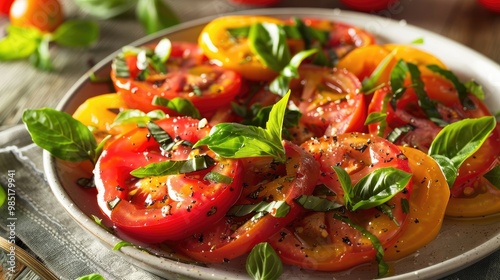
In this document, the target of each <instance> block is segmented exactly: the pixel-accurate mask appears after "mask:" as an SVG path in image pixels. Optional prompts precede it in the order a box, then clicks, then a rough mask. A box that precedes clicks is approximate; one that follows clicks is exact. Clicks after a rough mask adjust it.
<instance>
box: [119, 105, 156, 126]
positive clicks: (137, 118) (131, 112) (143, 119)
mask: <svg viewBox="0 0 500 280" xmlns="http://www.w3.org/2000/svg"><path fill="white" fill-rule="evenodd" d="M165 117H166V115H165V113H164V112H163V111H161V110H153V111H151V112H149V113H147V114H146V113H144V112H143V111H141V110H137V109H128V110H124V111H121V112H120V113H118V115H116V118H115V120H114V121H113V124H112V125H120V124H128V123H137V124H139V125H145V124H146V123H148V122H149V121H153V120H160V119H164V118H165Z"/></svg>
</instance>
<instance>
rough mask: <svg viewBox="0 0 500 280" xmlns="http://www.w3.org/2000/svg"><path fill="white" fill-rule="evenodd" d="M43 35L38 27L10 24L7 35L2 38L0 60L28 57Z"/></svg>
mask: <svg viewBox="0 0 500 280" xmlns="http://www.w3.org/2000/svg"><path fill="white" fill-rule="evenodd" d="M42 36H43V35H42V33H41V32H40V31H38V30H37V29H34V28H25V27H18V26H13V25H9V26H8V27H7V36H6V37H4V38H3V39H2V40H0V61H9V60H16V59H23V58H28V57H29V56H30V55H31V54H32V53H34V52H35V51H36V49H37V48H38V42H39V40H40V39H41V38H42Z"/></svg>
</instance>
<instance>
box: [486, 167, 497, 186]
mask: <svg viewBox="0 0 500 280" xmlns="http://www.w3.org/2000/svg"><path fill="white" fill-rule="evenodd" d="M484 178H486V180H488V181H489V182H490V183H491V184H492V185H493V186H495V187H496V188H497V189H500V165H497V166H495V167H494V168H493V169H491V170H490V171H488V173H486V174H484Z"/></svg>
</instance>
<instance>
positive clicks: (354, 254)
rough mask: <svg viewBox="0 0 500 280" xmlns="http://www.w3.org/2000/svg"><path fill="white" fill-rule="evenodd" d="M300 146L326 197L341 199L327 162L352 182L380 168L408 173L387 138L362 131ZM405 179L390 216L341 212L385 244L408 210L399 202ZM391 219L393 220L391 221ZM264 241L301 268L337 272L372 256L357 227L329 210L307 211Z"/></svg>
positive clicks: (409, 187) (399, 230)
mask: <svg viewBox="0 0 500 280" xmlns="http://www.w3.org/2000/svg"><path fill="white" fill-rule="evenodd" d="M302 147H303V148H304V149H306V150H307V151H308V152H309V153H311V154H312V155H313V156H314V158H316V160H317V161H318V162H319V163H320V172H321V176H320V179H319V180H318V184H323V185H325V186H327V187H328V188H329V189H330V190H332V191H333V192H334V194H333V195H331V196H328V197H327V198H329V199H330V200H333V201H336V202H337V203H340V204H344V202H343V201H344V192H343V189H342V187H341V186H340V183H339V180H338V178H337V175H336V173H335V171H334V170H333V168H332V166H339V167H342V168H344V169H345V170H346V171H347V172H348V173H349V175H350V177H351V180H352V183H353V184H356V182H358V181H359V180H360V179H361V178H362V177H364V176H366V175H367V174H369V173H371V172H373V171H374V170H375V169H378V168H382V167H394V168H398V169H400V170H403V171H405V172H408V173H409V172H411V171H410V168H409V165H408V160H407V158H406V157H405V156H404V154H403V153H402V152H401V150H400V149H399V148H398V147H397V146H396V145H394V144H392V143H390V142H389V141H387V140H385V139H383V138H381V137H377V136H373V135H368V134H361V133H346V134H340V135H338V136H333V137H323V138H319V139H313V140H310V141H307V142H305V143H304V144H303V145H302ZM411 191H412V185H411V182H410V183H408V185H407V186H406V188H405V189H404V190H403V191H402V192H399V193H398V194H396V195H395V196H394V197H393V198H392V199H391V200H389V201H388V205H389V206H390V207H391V209H392V213H393V219H394V220H392V219H391V218H390V217H389V216H388V215H385V214H383V213H382V212H381V211H380V210H378V209H376V208H372V209H367V210H357V211H355V212H350V211H347V210H346V211H345V212H342V213H341V215H342V216H346V217H348V218H349V219H350V220H351V222H352V223H354V224H357V225H359V226H361V227H363V228H364V229H366V230H367V231H369V232H371V233H372V234H373V235H374V236H376V237H377V238H378V240H379V241H380V243H381V244H382V246H383V247H384V248H388V247H389V246H391V245H392V244H393V243H394V242H395V241H396V240H397V238H398V237H399V236H400V235H401V233H402V232H403V229H404V227H405V225H406V223H407V216H408V214H407V213H406V212H405V210H404V207H403V205H402V204H403V201H404V200H406V201H409V199H410V195H411ZM395 221H396V222H395ZM269 242H270V243H271V245H272V246H273V247H274V248H275V250H276V251H277V252H278V255H279V256H280V258H281V259H282V260H283V262H284V263H287V264H293V265H296V266H299V267H302V268H306V269H314V270H321V271H339V270H344V269H348V268H352V267H353V266H356V265H359V264H362V263H368V262H371V261H374V260H375V255H376V251H375V248H374V247H373V245H372V243H371V242H370V241H369V240H368V239H367V238H366V237H364V236H363V235H362V233H361V232H359V231H357V230H356V229H354V228H352V227H351V226H349V225H348V224H346V223H344V222H343V221H341V220H338V219H336V218H334V215H333V213H332V212H310V213H307V214H305V215H304V216H303V217H302V218H301V219H296V220H295V221H294V222H293V223H291V224H290V225H288V226H287V227H285V228H284V229H282V230H280V231H279V232H278V233H277V234H275V235H273V236H272V237H271V238H270V240H269Z"/></svg>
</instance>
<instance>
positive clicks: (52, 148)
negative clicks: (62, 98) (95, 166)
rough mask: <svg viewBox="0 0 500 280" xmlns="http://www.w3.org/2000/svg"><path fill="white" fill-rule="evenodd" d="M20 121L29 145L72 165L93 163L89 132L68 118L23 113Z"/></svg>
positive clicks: (37, 111) (54, 113)
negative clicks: (28, 137) (26, 131)
mask: <svg viewBox="0 0 500 280" xmlns="http://www.w3.org/2000/svg"><path fill="white" fill-rule="evenodd" d="M22 119H23V122H24V124H25V125H26V127H27V129H28V131H29V133H30V135H31V138H32V139H33V142H34V143H35V144H37V145H38V146H40V147H41V148H42V149H45V150H47V151H48V152H49V153H50V154H51V155H53V156H54V157H56V158H59V159H62V160H66V161H73V162H79V161H84V160H91V161H92V163H95V161H96V160H97V159H96V157H95V150H96V148H97V143H96V140H95V138H94V136H93V135H92V132H90V130H89V129H88V128H87V126H85V125H84V124H82V123H81V122H79V121H77V120H75V119H74V118H73V117H71V115H69V114H67V113H64V112H60V111H57V110H54V109H50V108H43V109H35V110H26V111H24V113H23V117H22Z"/></svg>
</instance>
